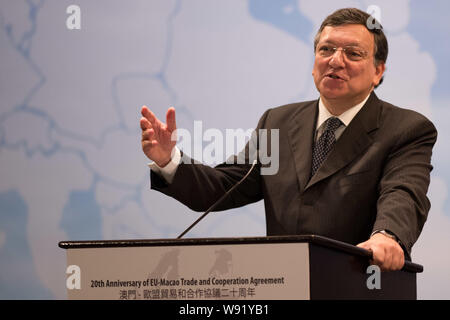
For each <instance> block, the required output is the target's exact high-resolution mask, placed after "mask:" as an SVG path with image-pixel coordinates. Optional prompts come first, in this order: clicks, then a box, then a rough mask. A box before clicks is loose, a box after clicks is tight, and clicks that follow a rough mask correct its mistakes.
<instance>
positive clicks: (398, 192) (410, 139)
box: [373, 116, 437, 254]
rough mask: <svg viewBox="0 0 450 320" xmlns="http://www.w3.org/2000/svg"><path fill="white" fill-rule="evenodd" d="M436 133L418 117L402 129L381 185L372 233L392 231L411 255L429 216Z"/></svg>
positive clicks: (387, 163) (387, 162)
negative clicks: (429, 188) (381, 230)
mask: <svg viewBox="0 0 450 320" xmlns="http://www.w3.org/2000/svg"><path fill="white" fill-rule="evenodd" d="M436 138H437V131H436V129H435V127H434V126H433V124H432V123H431V122H430V121H428V120H427V119H426V118H424V117H422V116H420V117H419V118H417V117H416V119H415V121H414V122H413V124H411V125H409V126H408V127H407V128H406V129H404V130H403V132H402V134H401V135H400V136H399V138H398V143H397V144H396V145H395V147H394V148H393V149H392V151H391V153H390V155H389V156H388V157H387V161H386V164H385V166H384V170H383V174H382V177H381V180H380V184H379V190H378V191H379V198H378V202H377V218H376V221H375V224H374V227H373V230H374V231H375V230H380V229H385V230H389V231H391V232H393V233H394V234H395V235H396V236H397V237H398V238H399V239H400V241H401V243H402V244H403V246H404V249H405V250H406V251H407V253H408V254H410V252H411V248H412V246H413V244H414V243H415V242H416V240H417V238H418V237H419V235H420V233H421V231H422V228H423V225H424V224H425V221H426V219H427V216H428V211H429V209H430V201H429V199H428V197H427V191H428V186H429V184H430V172H431V170H432V168H433V167H432V165H431V154H432V148H433V145H434V144H435V142H436Z"/></svg>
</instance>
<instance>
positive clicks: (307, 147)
mask: <svg viewBox="0 0 450 320" xmlns="http://www.w3.org/2000/svg"><path fill="white" fill-rule="evenodd" d="M317 113H318V100H316V101H313V102H310V103H308V104H306V105H304V106H302V107H300V108H299V109H298V110H297V112H296V113H295V114H294V115H293V117H292V118H291V120H290V123H289V131H288V137H289V142H290V145H291V148H292V152H293V155H294V166H295V170H296V174H297V179H298V181H299V185H300V192H303V189H304V188H305V186H306V184H307V183H308V180H309V175H310V172H311V160H312V142H313V139H314V132H315V127H316V119H317Z"/></svg>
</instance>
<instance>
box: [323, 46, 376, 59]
mask: <svg viewBox="0 0 450 320" xmlns="http://www.w3.org/2000/svg"><path fill="white" fill-rule="evenodd" d="M338 50H342V52H343V53H345V56H346V57H347V59H349V60H351V61H361V60H363V59H365V58H366V57H367V55H368V53H367V51H365V50H363V49H361V48H358V47H354V46H346V47H342V48H336V47H334V46H332V45H321V46H319V49H318V50H317V53H318V54H319V55H320V56H321V57H324V58H328V57H331V56H333V55H334V54H335V53H336V51H338Z"/></svg>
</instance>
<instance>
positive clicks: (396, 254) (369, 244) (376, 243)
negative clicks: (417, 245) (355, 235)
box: [357, 233, 405, 271]
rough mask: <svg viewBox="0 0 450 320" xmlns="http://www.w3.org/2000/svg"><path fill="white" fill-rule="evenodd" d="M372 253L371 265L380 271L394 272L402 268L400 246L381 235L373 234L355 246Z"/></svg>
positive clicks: (403, 256)
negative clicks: (377, 267)
mask: <svg viewBox="0 0 450 320" xmlns="http://www.w3.org/2000/svg"><path fill="white" fill-rule="evenodd" d="M357 246H358V247H360V248H363V249H366V250H370V251H372V257H373V260H372V261H371V263H372V264H376V265H377V266H379V267H380V269H381V270H382V271H395V270H400V269H402V268H403V265H404V264H405V255H404V253H403V249H402V247H401V246H400V244H399V243H398V242H397V241H395V240H394V239H392V238H389V237H388V236H385V235H384V234H382V233H375V234H374V235H373V236H372V237H370V239H369V240H367V241H365V242H362V243H360V244H358V245H357Z"/></svg>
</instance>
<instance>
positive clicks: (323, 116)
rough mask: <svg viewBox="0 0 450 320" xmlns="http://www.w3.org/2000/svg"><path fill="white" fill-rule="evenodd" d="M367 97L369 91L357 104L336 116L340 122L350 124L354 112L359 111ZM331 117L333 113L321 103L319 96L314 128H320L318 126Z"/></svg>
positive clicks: (354, 114)
mask: <svg viewBox="0 0 450 320" xmlns="http://www.w3.org/2000/svg"><path fill="white" fill-rule="evenodd" d="M369 97H370V93H369V95H368V96H367V97H366V98H365V99H364V100H363V101H361V102H360V103H358V104H357V105H355V106H353V107H351V108H350V109H348V110H347V111H345V112H344V113H342V114H341V115H339V116H338V118H339V120H341V121H342V123H343V124H344V125H345V126H346V127H347V126H348V125H349V124H350V122H351V121H352V120H353V118H354V117H355V116H356V114H357V113H358V112H359V110H361V108H362V107H363V106H364V104H365V103H366V101H367V100H368V99H369ZM331 117H334V115H332V114H331V113H330V111H328V109H327V108H326V107H325V105H324V104H323V101H322V98H320V99H319V116H318V117H317V125H316V129H318V128H320V126H321V125H322V124H323V123H324V122H325V121H327V119H328V118H331Z"/></svg>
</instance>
